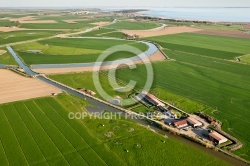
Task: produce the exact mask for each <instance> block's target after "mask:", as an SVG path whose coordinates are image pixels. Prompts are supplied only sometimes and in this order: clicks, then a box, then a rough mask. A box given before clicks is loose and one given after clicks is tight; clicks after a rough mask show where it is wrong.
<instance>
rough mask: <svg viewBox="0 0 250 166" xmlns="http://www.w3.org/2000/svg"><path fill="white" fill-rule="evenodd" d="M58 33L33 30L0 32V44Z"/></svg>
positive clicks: (56, 32)
mask: <svg viewBox="0 0 250 166" xmlns="http://www.w3.org/2000/svg"><path fill="white" fill-rule="evenodd" d="M58 33H59V31H32V30H27V31H16V32H0V45H3V44H9V43H15V42H20V41H25V40H32V39H37V38H43V37H48V36H53V35H56V34H58Z"/></svg>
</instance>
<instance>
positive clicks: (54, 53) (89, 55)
mask: <svg viewBox="0 0 250 166" xmlns="http://www.w3.org/2000/svg"><path fill="white" fill-rule="evenodd" d="M124 44H127V45H130V46H134V47H136V48H138V49H140V50H141V51H146V50H147V49H148V46H147V45H145V44H143V43H138V42H134V41H125V40H124V41H123V40H119V41H118V40H107V39H83V38H67V39H66V38H65V39H59V38H57V39H49V40H44V41H39V42H36V43H27V44H22V45H17V46H15V47H14V49H15V50H16V51H17V53H18V54H19V56H20V57H21V58H22V59H23V60H24V61H25V62H26V63H27V64H65V63H86V62H95V61H96V60H97V58H98V57H99V55H100V54H101V53H102V52H103V51H105V50H106V49H108V48H111V47H113V46H117V45H124ZM27 50H41V52H42V54H36V53H29V52H27ZM133 56H136V55H135V54H134V53H131V52H129V51H128V52H126V51H120V52H115V53H113V54H111V55H110V56H109V57H108V58H107V59H105V61H111V60H116V59H119V58H129V57H133Z"/></svg>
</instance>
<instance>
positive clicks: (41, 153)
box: [0, 94, 227, 165]
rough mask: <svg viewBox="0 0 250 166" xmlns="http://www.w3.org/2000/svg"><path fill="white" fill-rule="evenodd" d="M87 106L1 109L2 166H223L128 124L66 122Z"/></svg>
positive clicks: (44, 101) (62, 101)
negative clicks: (71, 114)
mask: <svg viewBox="0 0 250 166" xmlns="http://www.w3.org/2000/svg"><path fill="white" fill-rule="evenodd" d="M87 105H88V104H87V103H86V102H85V101H83V100H80V99H78V98H75V97H72V96H69V95H65V94H62V95H59V96H57V97H55V98H51V97H47V98H39V99H32V100H28V101H21V102H15V103H9V104H3V105H0V117H1V118H0V121H1V126H0V128H1V132H0V138H1V141H0V154H1V155H0V161H1V164H2V165H20V164H21V165H33V164H34V165H58V164H59V165H152V164H154V163H158V164H159V165H165V164H171V165H179V164H181V163H183V160H185V163H186V164H192V165H201V164H204V163H206V164H207V165H227V163H225V162H223V161H221V160H219V159H217V158H215V157H212V156H210V155H208V154H205V153H204V152H201V151H199V150H197V149H195V148H192V147H190V146H188V145H186V144H183V143H180V142H178V141H175V140H172V139H167V138H164V137H162V136H160V135H158V134H155V133H153V132H152V131H149V130H147V129H146V128H144V127H141V126H140V125H137V124H136V123H135V122H132V121H129V120H125V119H120V120H115V119H111V120H108V119H90V118H84V119H81V120H76V119H73V120H70V119H69V118H68V113H69V112H83V111H85V107H86V106H87ZM131 129H133V130H131ZM108 132H109V133H113V134H112V136H111V137H107V135H106V133H108ZM144 138H147V139H144ZM163 141H164V142H163ZM152 142H154V144H152ZM157 147H158V148H161V153H158V152H159V149H158V148H157ZM126 150H129V152H126ZM194 153H199V155H192V154H194ZM152 156H153V157H152Z"/></svg>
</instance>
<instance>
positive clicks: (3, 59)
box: [0, 48, 17, 65]
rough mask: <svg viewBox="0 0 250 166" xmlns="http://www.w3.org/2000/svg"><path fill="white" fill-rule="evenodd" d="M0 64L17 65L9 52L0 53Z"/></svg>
mask: <svg viewBox="0 0 250 166" xmlns="http://www.w3.org/2000/svg"><path fill="white" fill-rule="evenodd" d="M0 49H1V50H6V51H7V49H6V48H0ZM0 64H5V65H17V63H16V61H15V59H14V58H13V57H12V55H11V54H10V53H9V52H6V53H5V54H2V55H0Z"/></svg>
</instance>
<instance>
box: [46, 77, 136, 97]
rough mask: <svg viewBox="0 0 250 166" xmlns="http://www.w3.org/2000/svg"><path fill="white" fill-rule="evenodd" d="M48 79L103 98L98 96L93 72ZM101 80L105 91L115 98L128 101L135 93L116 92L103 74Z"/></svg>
mask: <svg viewBox="0 0 250 166" xmlns="http://www.w3.org/2000/svg"><path fill="white" fill-rule="evenodd" d="M48 77H49V78H51V79H53V80H56V81H58V82H61V83H63V84H65V85H68V86H71V87H73V88H75V89H78V88H86V89H89V90H92V91H94V92H96V93H97V94H96V97H99V98H102V97H101V95H100V94H98V92H97V90H96V88H95V85H94V80H93V73H92V72H84V73H72V74H58V75H49V76H48ZM100 80H101V84H102V87H103V89H105V91H106V92H107V93H108V94H109V95H110V96H112V97H114V98H115V97H117V96H119V97H120V98H122V99H126V98H128V97H129V95H130V94H132V93H133V92H127V93H121V92H117V91H116V90H114V89H113V88H112V86H111V85H110V83H109V78H108V77H107V76H106V75H105V74H104V73H102V72H100ZM116 88H118V87H116ZM104 100H106V99H104Z"/></svg>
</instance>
